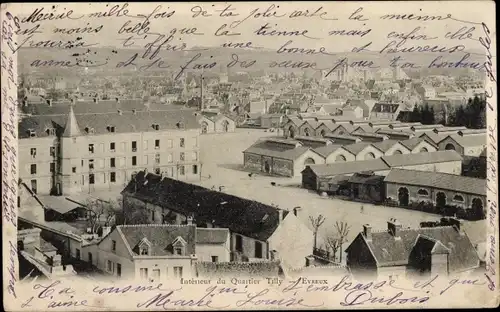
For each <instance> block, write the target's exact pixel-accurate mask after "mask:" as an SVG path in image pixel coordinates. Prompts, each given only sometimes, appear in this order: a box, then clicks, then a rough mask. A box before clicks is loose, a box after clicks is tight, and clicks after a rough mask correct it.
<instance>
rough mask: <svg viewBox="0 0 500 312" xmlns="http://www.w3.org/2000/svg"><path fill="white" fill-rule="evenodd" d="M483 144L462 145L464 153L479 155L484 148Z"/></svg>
mask: <svg viewBox="0 0 500 312" xmlns="http://www.w3.org/2000/svg"><path fill="white" fill-rule="evenodd" d="M485 148H486V146H485V145H479V146H467V147H464V155H466V156H475V157H479V156H480V155H481V154H482V153H483V151H484V150H485Z"/></svg>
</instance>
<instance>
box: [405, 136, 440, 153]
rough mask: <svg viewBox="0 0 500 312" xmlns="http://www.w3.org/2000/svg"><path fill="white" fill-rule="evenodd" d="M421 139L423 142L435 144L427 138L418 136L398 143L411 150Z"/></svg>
mask: <svg viewBox="0 0 500 312" xmlns="http://www.w3.org/2000/svg"><path fill="white" fill-rule="evenodd" d="M422 141H425V142H427V143H429V144H431V145H433V146H435V144H434V143H433V142H429V140H426V139H425V138H420V137H418V138H417V137H414V138H411V139H408V140H401V141H399V143H401V144H402V145H403V146H405V147H407V148H408V149H409V150H413V149H414V148H415V147H417V145H418V144H420V142H422Z"/></svg>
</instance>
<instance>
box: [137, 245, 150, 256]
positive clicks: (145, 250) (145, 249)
mask: <svg viewBox="0 0 500 312" xmlns="http://www.w3.org/2000/svg"><path fill="white" fill-rule="evenodd" d="M139 254H140V255H141V256H147V255H148V254H149V247H148V246H141V249H140V251H139Z"/></svg>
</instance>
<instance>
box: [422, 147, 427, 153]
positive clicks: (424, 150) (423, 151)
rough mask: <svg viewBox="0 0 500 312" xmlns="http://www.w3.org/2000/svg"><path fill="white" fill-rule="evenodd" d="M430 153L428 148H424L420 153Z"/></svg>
mask: <svg viewBox="0 0 500 312" xmlns="http://www.w3.org/2000/svg"><path fill="white" fill-rule="evenodd" d="M428 151H429V150H428V149H427V148H425V147H422V148H421V149H420V153H427V152H428Z"/></svg>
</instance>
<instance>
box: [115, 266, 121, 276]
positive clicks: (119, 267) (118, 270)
mask: <svg viewBox="0 0 500 312" xmlns="http://www.w3.org/2000/svg"><path fill="white" fill-rule="evenodd" d="M116 275H117V276H122V265H121V264H120V263H117V264H116Z"/></svg>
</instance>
